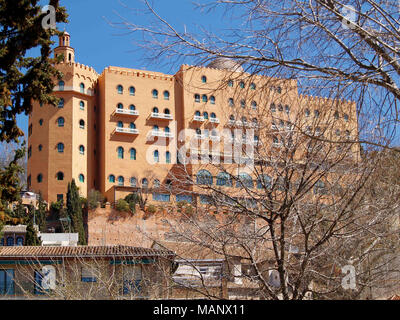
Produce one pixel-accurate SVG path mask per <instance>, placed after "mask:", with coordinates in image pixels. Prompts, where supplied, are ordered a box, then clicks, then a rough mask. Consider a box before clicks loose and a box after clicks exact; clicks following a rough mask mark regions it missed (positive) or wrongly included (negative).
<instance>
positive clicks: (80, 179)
mask: <svg viewBox="0 0 400 320" xmlns="http://www.w3.org/2000/svg"><path fill="white" fill-rule="evenodd" d="M79 182H82V183H84V182H85V176H84V175H83V174H82V173H81V174H80V175H79Z"/></svg>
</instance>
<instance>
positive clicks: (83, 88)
mask: <svg viewBox="0 0 400 320" xmlns="http://www.w3.org/2000/svg"><path fill="white" fill-rule="evenodd" d="M79 89H80V91H81V93H85V85H84V84H83V83H81V84H80V85H79Z"/></svg>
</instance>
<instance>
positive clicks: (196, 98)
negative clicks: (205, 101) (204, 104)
mask: <svg viewBox="0 0 400 320" xmlns="http://www.w3.org/2000/svg"><path fill="white" fill-rule="evenodd" d="M194 101H195V102H200V95H199V94H197V93H196V94H195V95H194Z"/></svg>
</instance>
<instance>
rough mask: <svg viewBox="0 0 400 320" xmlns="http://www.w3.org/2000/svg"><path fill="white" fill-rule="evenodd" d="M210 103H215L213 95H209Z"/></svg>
mask: <svg viewBox="0 0 400 320" xmlns="http://www.w3.org/2000/svg"><path fill="white" fill-rule="evenodd" d="M210 103H211V104H215V97H214V96H211V97H210Z"/></svg>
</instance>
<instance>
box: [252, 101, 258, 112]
mask: <svg viewBox="0 0 400 320" xmlns="http://www.w3.org/2000/svg"><path fill="white" fill-rule="evenodd" d="M251 108H252V109H254V110H255V109H257V102H255V101H252V102H251Z"/></svg>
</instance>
